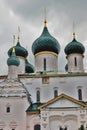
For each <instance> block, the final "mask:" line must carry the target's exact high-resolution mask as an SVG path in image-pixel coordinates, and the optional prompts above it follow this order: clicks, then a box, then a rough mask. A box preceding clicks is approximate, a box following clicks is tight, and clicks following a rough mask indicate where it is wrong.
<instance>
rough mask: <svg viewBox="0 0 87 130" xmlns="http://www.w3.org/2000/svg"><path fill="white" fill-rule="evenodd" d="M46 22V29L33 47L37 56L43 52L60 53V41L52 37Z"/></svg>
mask: <svg viewBox="0 0 87 130" xmlns="http://www.w3.org/2000/svg"><path fill="white" fill-rule="evenodd" d="M46 23H47V22H46V20H45V21H44V29H43V32H42V34H41V36H40V37H39V38H37V39H36V40H35V41H34V43H33V45H32V52H33V54H34V55H35V54H37V53H39V52H42V51H50V52H54V53H56V54H58V53H59V52H60V45H59V43H58V41H57V40H56V39H55V38H54V37H53V36H51V35H50V33H49V31H48V29H47V26H46Z"/></svg>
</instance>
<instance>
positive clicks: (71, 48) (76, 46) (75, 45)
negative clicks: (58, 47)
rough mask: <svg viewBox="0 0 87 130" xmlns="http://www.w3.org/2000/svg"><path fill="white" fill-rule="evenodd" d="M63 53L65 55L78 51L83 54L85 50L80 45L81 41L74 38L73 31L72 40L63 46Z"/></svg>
mask: <svg viewBox="0 0 87 130" xmlns="http://www.w3.org/2000/svg"><path fill="white" fill-rule="evenodd" d="M64 51H65V53H66V55H69V54H72V53H79V54H83V53H84V52H85V48H84V46H83V45H82V43H80V42H78V41H77V40H76V38H75V33H73V40H72V42H70V43H69V44H68V45H67V46H66V47H65V50H64Z"/></svg>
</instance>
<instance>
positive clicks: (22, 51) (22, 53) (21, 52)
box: [8, 41, 28, 58]
mask: <svg viewBox="0 0 87 130" xmlns="http://www.w3.org/2000/svg"><path fill="white" fill-rule="evenodd" d="M14 48H15V53H16V56H22V57H24V58H26V57H27V56H28V51H27V50H26V49H25V48H24V47H22V46H21V45H20V42H19V41H18V42H17V44H16V46H15V47H14ZM11 54H12V48H10V49H9V51H8V55H9V56H11Z"/></svg>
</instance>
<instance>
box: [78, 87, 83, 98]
mask: <svg viewBox="0 0 87 130" xmlns="http://www.w3.org/2000/svg"><path fill="white" fill-rule="evenodd" d="M78 99H79V100H82V90H81V89H78Z"/></svg>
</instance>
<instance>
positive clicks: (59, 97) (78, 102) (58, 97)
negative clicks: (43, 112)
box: [38, 94, 87, 110]
mask: <svg viewBox="0 0 87 130" xmlns="http://www.w3.org/2000/svg"><path fill="white" fill-rule="evenodd" d="M61 98H66V99H68V100H70V101H72V102H74V103H76V104H78V105H81V106H83V107H87V104H85V103H83V102H81V101H78V100H76V99H74V98H72V97H70V96H68V95H65V94H61V95H59V96H57V97H56V98H53V99H52V100H50V101H48V102H46V103H44V104H43V105H41V106H39V107H38V109H39V110H40V109H43V108H44V107H46V106H48V105H50V104H52V103H54V102H55V101H57V100H59V99H61Z"/></svg>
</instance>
